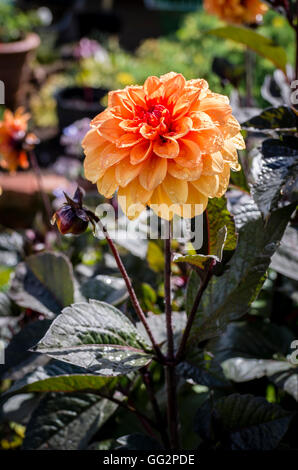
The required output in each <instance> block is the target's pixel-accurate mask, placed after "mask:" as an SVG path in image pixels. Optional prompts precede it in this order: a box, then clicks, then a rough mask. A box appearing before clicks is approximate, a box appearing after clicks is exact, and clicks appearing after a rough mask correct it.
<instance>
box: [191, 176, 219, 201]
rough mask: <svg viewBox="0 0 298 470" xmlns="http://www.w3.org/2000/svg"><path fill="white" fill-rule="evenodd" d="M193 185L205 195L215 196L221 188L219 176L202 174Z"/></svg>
mask: <svg viewBox="0 0 298 470" xmlns="http://www.w3.org/2000/svg"><path fill="white" fill-rule="evenodd" d="M192 185H193V186H194V187H195V188H196V189H197V190H198V191H199V192H200V193H202V194H203V195H204V196H207V197H215V195H216V194H217V192H218V190H219V176H218V175H213V176H207V175H206V176H201V177H200V178H199V179H198V180H196V181H193V182H192Z"/></svg>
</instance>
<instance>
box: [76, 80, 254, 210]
mask: <svg viewBox="0 0 298 470" xmlns="http://www.w3.org/2000/svg"><path fill="white" fill-rule="evenodd" d="M82 145H83V148H84V151H85V154H86V158H85V162H84V168H85V176H86V178H87V179H88V180H90V181H91V182H92V183H97V188H98V191H99V193H101V194H103V195H104V196H105V197H107V198H111V197H112V196H113V194H114V193H115V191H116V190H117V189H118V201H119V204H120V206H121V207H122V209H123V211H124V212H125V213H126V215H127V216H128V217H129V218H135V217H137V216H138V215H139V214H140V212H141V211H142V210H143V209H144V208H145V206H146V205H147V206H150V207H151V208H152V209H153V210H154V211H155V212H156V213H158V215H159V216H161V217H163V218H166V219H170V218H172V216H173V214H174V213H177V214H178V215H181V216H183V217H193V216H195V215H199V214H201V213H202V212H203V211H204V210H205V208H206V206H207V203H208V198H209V197H220V196H222V195H223V194H224V193H225V191H226V190H227V187H228V183H229V179H230V169H233V170H238V169H239V164H238V155H237V149H243V148H244V147H245V145H244V141H243V138H242V135H241V134H240V125H239V123H238V122H237V120H236V119H235V118H234V117H233V116H232V110H231V107H230V105H229V100H228V98H227V97H225V96H223V95H219V94H216V93H212V92H211V91H210V90H209V87H208V83H207V82H206V81H205V80H201V79H197V80H189V81H186V80H185V78H184V77H183V75H181V74H177V73H174V72H171V73H168V74H167V75H163V76H162V77H160V78H158V77H149V78H148V79H147V80H146V81H145V83H144V85H143V86H128V87H126V88H125V89H124V90H117V91H112V92H110V93H109V100H108V108H107V109H106V110H105V111H103V112H102V113H100V114H99V115H98V116H96V117H95V118H94V119H93V121H92V122H91V130H89V132H88V133H87V134H86V136H85V138H84V140H83V142H82Z"/></svg>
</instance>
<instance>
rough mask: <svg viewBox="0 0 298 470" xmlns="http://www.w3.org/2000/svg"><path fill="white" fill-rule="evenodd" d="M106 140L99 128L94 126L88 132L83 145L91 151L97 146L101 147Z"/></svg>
mask: <svg viewBox="0 0 298 470" xmlns="http://www.w3.org/2000/svg"><path fill="white" fill-rule="evenodd" d="M105 142H106V139H105V138H104V137H102V136H101V135H100V134H99V133H98V131H97V129H94V128H92V129H90V131H88V132H87V134H86V135H85V137H84V139H83V140H82V147H83V149H84V150H85V149H88V150H89V151H92V150H94V149H95V148H98V147H100V146H101V145H102V144H104V143H105Z"/></svg>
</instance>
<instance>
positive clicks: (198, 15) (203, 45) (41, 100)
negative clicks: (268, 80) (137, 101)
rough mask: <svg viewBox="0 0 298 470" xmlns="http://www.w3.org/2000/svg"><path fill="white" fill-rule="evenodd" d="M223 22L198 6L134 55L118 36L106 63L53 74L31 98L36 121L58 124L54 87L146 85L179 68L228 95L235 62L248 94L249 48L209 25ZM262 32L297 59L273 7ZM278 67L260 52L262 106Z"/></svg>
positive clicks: (84, 63)
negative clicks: (223, 62)
mask: <svg viewBox="0 0 298 470" xmlns="http://www.w3.org/2000/svg"><path fill="white" fill-rule="evenodd" d="M221 26H223V23H222V22H220V21H219V20H218V19H217V18H215V17H214V16H211V15H208V14H207V13H206V12H204V10H198V11H197V12H194V13H191V14H189V15H186V16H185V19H184V20H183V23H182V25H181V27H180V28H179V29H178V31H177V32H176V33H175V34H172V35H170V36H168V37H167V36H166V37H161V38H159V39H147V40H145V41H144V42H143V43H142V44H141V46H140V47H139V48H138V49H137V51H136V52H135V53H134V54H132V53H130V52H127V51H125V50H123V49H122V48H121V47H120V46H119V44H118V42H117V41H116V40H115V39H110V40H108V41H105V42H103V44H104V46H105V48H106V50H107V52H108V60H107V61H106V62H104V63H100V62H98V61H96V60H95V59H94V58H92V57H90V58H86V59H82V60H80V61H79V63H76V64H73V65H72V66H71V67H70V68H68V72H67V73H64V74H56V75H54V76H51V77H50V78H49V79H48V81H47V82H46V84H45V85H44V86H43V87H42V88H41V91H40V93H39V95H35V96H34V97H33V98H32V101H31V106H32V112H33V116H34V118H35V122H36V123H37V124H38V125H40V126H44V125H53V124H55V123H56V117H55V100H54V97H53V95H54V93H55V89H57V88H58V87H61V86H63V83H65V85H67V86H71V85H75V84H76V85H80V86H93V87H103V88H107V89H114V88H122V87H124V86H126V85H129V84H130V83H133V82H135V83H139V84H142V83H144V81H145V79H146V77H147V76H148V75H156V76H160V75H162V74H164V73H166V72H167V71H168V70H176V71H177V72H180V73H182V74H183V75H184V76H185V77H186V78H191V77H193V76H201V77H203V78H205V79H206V80H207V81H208V83H210V86H211V87H212V88H213V89H214V90H215V91H216V92H218V93H221V92H223V89H224V92H225V93H226V94H228V93H230V92H231V91H232V89H233V83H234V80H233V78H234V76H233V73H232V72H231V70H232V68H233V67H234V70H235V71H236V73H237V74H238V75H239V77H240V80H239V81H238V83H237V86H238V89H239V92H240V93H241V94H243V95H244V94H245V80H244V78H243V77H244V65H245V64H244V55H243V51H244V48H245V47H244V46H243V45H241V44H236V43H235V42H233V41H230V40H218V38H216V37H215V36H214V35H212V34H209V31H210V30H215V29H216V28H218V27H221ZM258 31H259V32H260V34H263V35H264V36H265V37H266V38H268V39H271V40H272V41H273V42H274V43H276V44H278V45H279V46H281V47H283V48H284V49H285V51H286V53H287V62H288V63H290V64H293V57H294V42H293V39H294V33H293V30H292V28H291V27H290V26H289V25H288V23H287V21H286V19H285V18H284V17H282V16H280V15H278V14H277V13H276V12H274V11H269V12H268V13H267V14H266V15H265V17H264V24H263V25H262V26H260V27H259V29H258ZM215 58H220V59H224V58H228V60H229V63H228V64H227V71H224V74H225V80H222V77H220V76H217V75H216V74H215V73H213V71H212V65H213V62H214V59H215ZM274 70H275V66H274V65H273V64H272V63H271V62H270V61H269V60H267V59H265V58H262V57H259V56H256V64H255V70H254V88H253V95H254V98H255V100H256V103H257V105H259V106H264V105H265V104H266V103H265V101H264V99H263V98H262V97H261V95H260V93H259V91H260V88H261V87H262V84H263V82H264V78H265V76H266V75H268V74H270V73H272V72H273V71H274ZM221 71H223V67H222V66H221ZM226 78H227V79H226ZM231 82H232V83H231Z"/></svg>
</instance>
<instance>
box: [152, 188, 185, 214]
mask: <svg viewBox="0 0 298 470" xmlns="http://www.w3.org/2000/svg"><path fill="white" fill-rule="evenodd" d="M149 207H150V208H151V209H152V210H153V212H154V213H155V214H156V215H157V216H158V217H161V218H162V219H165V220H172V218H173V217H174V215H175V214H177V215H181V213H182V211H181V207H180V205H179V204H175V203H173V202H172V201H171V199H170V198H169V196H168V194H167V192H166V191H165V190H164V188H163V187H162V185H160V186H157V188H156V189H155V190H154V192H153V194H152V196H151V198H150V201H149Z"/></svg>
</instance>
